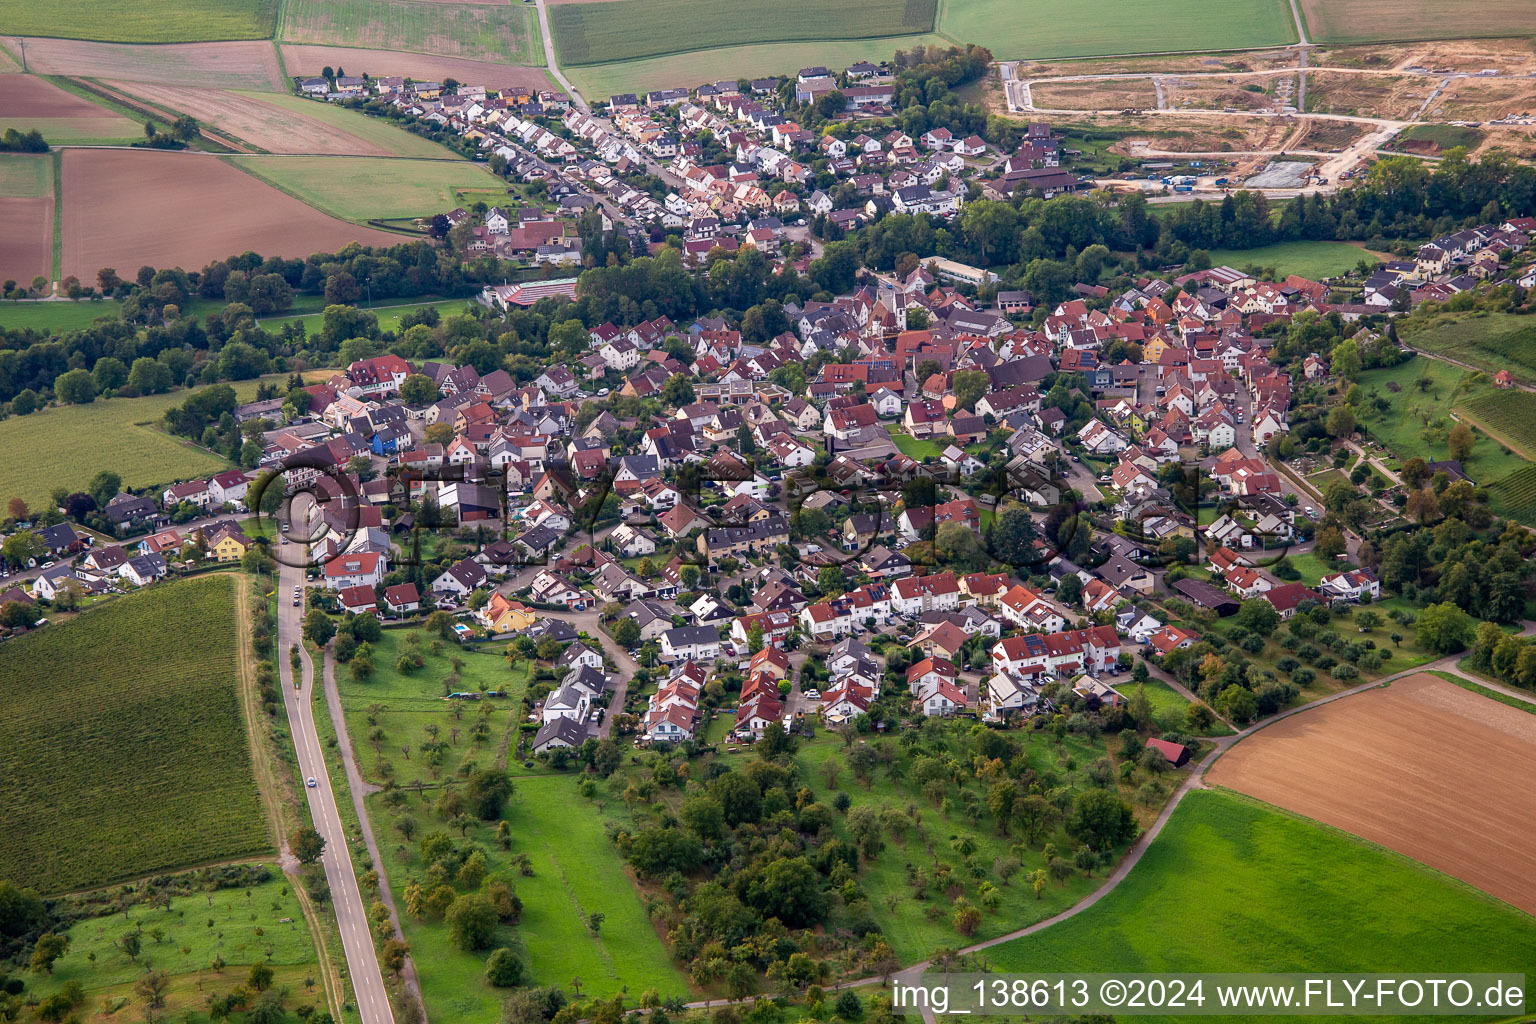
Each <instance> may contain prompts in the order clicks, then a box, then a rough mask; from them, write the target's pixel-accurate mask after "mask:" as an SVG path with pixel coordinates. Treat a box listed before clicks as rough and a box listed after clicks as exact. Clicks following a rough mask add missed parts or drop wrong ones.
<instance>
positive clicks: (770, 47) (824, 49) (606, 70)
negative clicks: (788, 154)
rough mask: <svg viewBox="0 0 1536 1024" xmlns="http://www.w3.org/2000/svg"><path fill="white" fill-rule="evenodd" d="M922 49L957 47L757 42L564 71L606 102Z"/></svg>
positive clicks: (893, 40)
mask: <svg viewBox="0 0 1536 1024" xmlns="http://www.w3.org/2000/svg"><path fill="white" fill-rule="evenodd" d="M918 45H922V46H950V45H953V44H951V43H950V42H949V40H947V39H945V38H943V37H942V36H937V35H933V34H932V33H927V34H924V35H909V36H894V37H888V38H881V39H866V40H862V41H843V40H830V41H827V42H814V41H812V42H788V43H752V44H748V45H744V46H723V47H718V48H716V49H713V50H698V51H693V52H690V53H688V54H687V55H686V57H680V56H678V55H677V54H669V55H667V56H663V57H645V58H641V59H639V60H630V61H619V62H613V63H608V64H583V65H580V66H570V67H567V68H565V69H564V70H565V73H566V76H567V77H568V78H570V80H571V82H572V83H573V84H574V85H575V86H576V88H577V89H579V90H580V91H581V93H582V95H583V96H591V97H594V98H601V97H607V96H612V95H613V94H614V93H619V92H644V91H645V90H647V89H665V88H669V87H672V86H686V85H694V84H696V83H698V82H712V81H718V80H720V79H733V80H734V79H736V78H738V77H742V78H761V77H766V76H770V75H782V74H785V73H786V72H787V73H790V74H793V73H794V72H795V71H796V70H798V69H800V68H803V67H810V66H811V65H815V64H825V65H827V66H828V67H832V68H844V67H847V66H848V65H850V64H856V63H858V62H859V61H861V60H872V61H879V60H889V59H890V56H891V54H892V53H894V52H895V51H897V50H908V49H911V48H912V47H913V46H918Z"/></svg>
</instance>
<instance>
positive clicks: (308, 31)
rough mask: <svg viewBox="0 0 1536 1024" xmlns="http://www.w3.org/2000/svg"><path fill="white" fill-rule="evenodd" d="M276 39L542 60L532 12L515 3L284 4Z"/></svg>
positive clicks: (374, 0)
mask: <svg viewBox="0 0 1536 1024" xmlns="http://www.w3.org/2000/svg"><path fill="white" fill-rule="evenodd" d="M278 37H279V38H280V39H282V40H283V41H284V42H289V43H314V44H322V45H324V44H334V45H339V46H357V47H363V48H365V49H375V50H416V51H420V52H423V53H431V54H436V55H439V56H443V57H462V58H466V59H469V60H489V61H504V62H506V63H509V64H536V63H543V59H544V57H543V50H542V44H541V43H540V42H539V27H538V20H537V18H536V16H535V13H534V10H533V8H532V6H528V5H524V4H517V3H507V4H486V3H448V2H436V3H420V2H414V0H288V2H287V3H286V4H285V5H284V7H283V19H282V26H281V28H280V30H279V33H278ZM361 70H363V69H361V68H359V69H357V70H355V71H354V72H353V74H357V73H358V72H359V71H361Z"/></svg>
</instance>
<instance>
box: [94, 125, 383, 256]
mask: <svg viewBox="0 0 1536 1024" xmlns="http://www.w3.org/2000/svg"><path fill="white" fill-rule="evenodd" d="M404 240H405V239H404V236H401V235H395V234H390V233H389V232H385V231H376V230H373V229H372V228H362V227H358V226H357V225H355V224H348V223H347V222H346V221H343V220H338V219H336V218H335V217H329V216H326V215H325V214H323V213H321V212H320V211H318V210H316V209H314V208H313V207H310V206H306V205H305V204H304V203H301V202H299V200H297V199H294V198H293V197H292V196H290V195H288V194H286V193H284V192H279V191H278V190H277V189H274V188H272V187H271V186H269V185H266V184H264V183H262V182H260V181H258V180H256V179H255V178H252V177H251V176H250V175H248V174H245V173H244V172H242V171H240V170H238V169H236V168H234V167H231V166H230V165H229V164H227V163H225V162H224V161H223V160H220V159H218V158H217V157H213V156H204V155H202V154H196V153H160V152H152V151H144V152H135V151H130V150H110V151H109V150H95V151H86V150H71V151H69V152H66V153H65V154H64V268H63V272H64V273H65V274H77V275H79V276H80V277H81V279H82V280H84V279H94V278H95V276H96V271H97V270H99V269H100V268H102V267H139V266H142V265H145V264H148V265H150V266H153V267H172V266H181V267H185V268H188V269H193V268H198V267H201V266H203V265H204V264H205V263H207V262H208V261H209V260H214V259H223V258H224V257H226V256H231V255H233V254H236V253H241V252H245V251H246V250H251V251H253V252H257V253H260V254H261V255H263V256H285V257H291V256H307V255H309V254H310V253H314V252H321V251H330V252H334V251H335V250H337V249H339V248H341V247H342V246H344V245H346V244H347V243H348V242H352V241H358V242H363V243H365V244H369V245H398V244H399V243H400V242H401V241H404Z"/></svg>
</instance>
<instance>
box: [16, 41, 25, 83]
mask: <svg viewBox="0 0 1536 1024" xmlns="http://www.w3.org/2000/svg"><path fill="white" fill-rule="evenodd" d="M16 42H17V43H18V44H19V45H20V46H21V73H22V74H26V73H27V41H26V40H25V39H23V38H21V37H19V36H18V37H17V39H16Z"/></svg>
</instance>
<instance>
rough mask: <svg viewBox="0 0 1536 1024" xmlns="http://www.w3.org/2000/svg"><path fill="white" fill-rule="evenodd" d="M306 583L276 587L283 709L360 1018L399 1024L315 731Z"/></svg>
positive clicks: (295, 579)
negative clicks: (296, 599)
mask: <svg viewBox="0 0 1536 1024" xmlns="http://www.w3.org/2000/svg"><path fill="white" fill-rule="evenodd" d="M303 582H304V572H303V570H301V569H296V568H292V567H289V566H282V567H281V569H280V571H279V573H278V582H277V587H278V598H279V601H278V614H277V646H278V652H279V653H278V659H277V663H278V668H279V673H280V676H281V682H282V687H283V706H284V707H285V708H286V709H287V712H288V725H289V728H290V730H291V732H292V733H293V746H294V752H295V753H296V754H297V755H298V761H299V771H300V773H301V774H302V775H303V776H304V777H305V778H306V779H309V778H313V779H314V780H315V786H314V788H306V789H305V790H304V795H305V797H306V798H307V799H308V801H309V810H310V814H311V815H313V817H314V822H315V830H316V831H318V832H319V833H320V834H321V835H322V836H324V837H325V852H324V853H323V854H322V855H321V857H320V863H321V864H322V866H324V868H325V879H326V882H327V883H328V884H329V885H330V888H331V903H332V905H333V906H334V907H335V908H336V924H337V927H338V928H339V930H340V932H341V945H342V950H343V952H344V953H345V954H346V957H347V974H348V976H349V977H350V978H351V979H352V988H353V991H354V992H355V993H356V1002H357V1009H358V1013H359V1015H360V1016H361V1017H362V1021H363V1024H394V1020H395V1016H394V1011H393V1010H392V1009H391V1007H390V1005H389V994H388V992H387V991H386V990H385V988H384V976H383V974H382V973H381V972H380V970H379V959H378V956H377V955H376V954H375V952H374V948H373V936H372V934H371V933H370V931H369V927H368V914H367V906H366V904H364V902H363V895H362V891H361V890H360V889H359V888H358V884H357V874H356V873H355V872H354V871H353V869H352V858H351V857H350V856H348V854H347V834H346V828H345V826H343V824H342V821H341V813H340V811H338V810H337V808H336V794H335V793H334V792H333V791H332V790H331V777H330V774H329V773H328V772H326V770H325V758H324V756H323V754H322V748H321V746H320V738H319V734H318V733H317V732H316V731H315V719H314V714H313V711H312V706H311V700H312V699H313V693H314V681H315V669H314V665H313V664H312V663H311V661H310V658H309V654H308V653H307V652H304V648H303V646H302V642H301V635H302V631H303V615H304V608H303V606H300V607H297V608H295V607H294V606H293V602H292V600H291V598H290V596H289V595H291V594H292V592H293V588H294V586H295V585H296V584H297V585H302V584H303ZM292 644H300V645H301V646H300V647H299V650H300V651H301V652H303V653H302V664H301V668H302V672H301V677H300V680H299V682H300V686H299V688H298V689H294V681H293V671H292V668H291V666H290V665H289V661H288V648H289V646H290V645H292Z"/></svg>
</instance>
